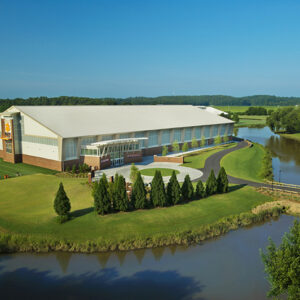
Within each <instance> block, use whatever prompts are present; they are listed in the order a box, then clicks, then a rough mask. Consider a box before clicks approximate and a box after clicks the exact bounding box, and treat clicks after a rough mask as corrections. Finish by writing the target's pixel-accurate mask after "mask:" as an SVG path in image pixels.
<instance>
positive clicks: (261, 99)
mask: <svg viewBox="0 0 300 300" xmlns="http://www.w3.org/2000/svg"><path fill="white" fill-rule="evenodd" d="M117 104H124V105H134V104H135V105H145V104H192V105H217V106H223V105H238V106H272V105H280V106H288V105H296V104H300V97H276V96H271V95H254V96H247V97H232V96H224V95H202V96H160V97H129V98H88V97H68V96H60V97H53V98H48V97H31V98H28V99H23V98H15V99H0V111H4V110H5V109H7V108H8V107H10V106H11V105H117Z"/></svg>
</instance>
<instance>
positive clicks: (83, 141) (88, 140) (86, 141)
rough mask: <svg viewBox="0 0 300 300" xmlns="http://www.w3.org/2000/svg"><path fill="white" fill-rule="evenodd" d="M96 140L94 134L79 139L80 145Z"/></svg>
mask: <svg viewBox="0 0 300 300" xmlns="http://www.w3.org/2000/svg"><path fill="white" fill-rule="evenodd" d="M95 142H97V138H96V137H95V136H87V137H84V138H83V139H82V140H81V145H89V144H92V143H95Z"/></svg>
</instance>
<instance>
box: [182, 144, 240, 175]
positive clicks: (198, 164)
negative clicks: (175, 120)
mask: <svg viewBox="0 0 300 300" xmlns="http://www.w3.org/2000/svg"><path fill="white" fill-rule="evenodd" d="M236 145H237V144H236V143H231V144H225V145H220V146H216V147H212V148H207V149H203V150H200V151H199V152H194V153H191V154H188V155H186V156H185V157H184V163H183V164H182V166H183V167H190V168H194V169H202V168H204V165H205V161H206V160H207V159H208V158H209V157H210V156H211V155H213V154H215V153H217V152H219V151H222V150H224V149H228V148H233V147H235V146H236Z"/></svg>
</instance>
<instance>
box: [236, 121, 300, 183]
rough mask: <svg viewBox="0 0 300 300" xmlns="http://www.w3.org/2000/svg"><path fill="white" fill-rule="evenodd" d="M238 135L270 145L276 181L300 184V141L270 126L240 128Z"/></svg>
mask: <svg viewBox="0 0 300 300" xmlns="http://www.w3.org/2000/svg"><path fill="white" fill-rule="evenodd" d="M237 136H238V137H241V138H247V139H249V140H251V141H253V142H257V143H260V144H262V145H265V146H268V147H269V149H270V150H271V153H272V156H273V171H274V179H275V180H276V181H280V182H285V183H291V184H300V142H298V141H295V140H291V139H287V138H284V137H281V136H280V135H278V134H274V133H273V132H272V131H271V130H270V129H269V128H268V127H264V128H247V127H244V128H239V129H238V133H237Z"/></svg>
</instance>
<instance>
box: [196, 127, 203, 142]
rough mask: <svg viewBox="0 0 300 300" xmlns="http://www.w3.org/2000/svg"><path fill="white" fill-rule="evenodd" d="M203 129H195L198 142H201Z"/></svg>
mask: <svg viewBox="0 0 300 300" xmlns="http://www.w3.org/2000/svg"><path fill="white" fill-rule="evenodd" d="M201 129H202V128H201V127H196V128H195V138H196V140H200V139H201Z"/></svg>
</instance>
